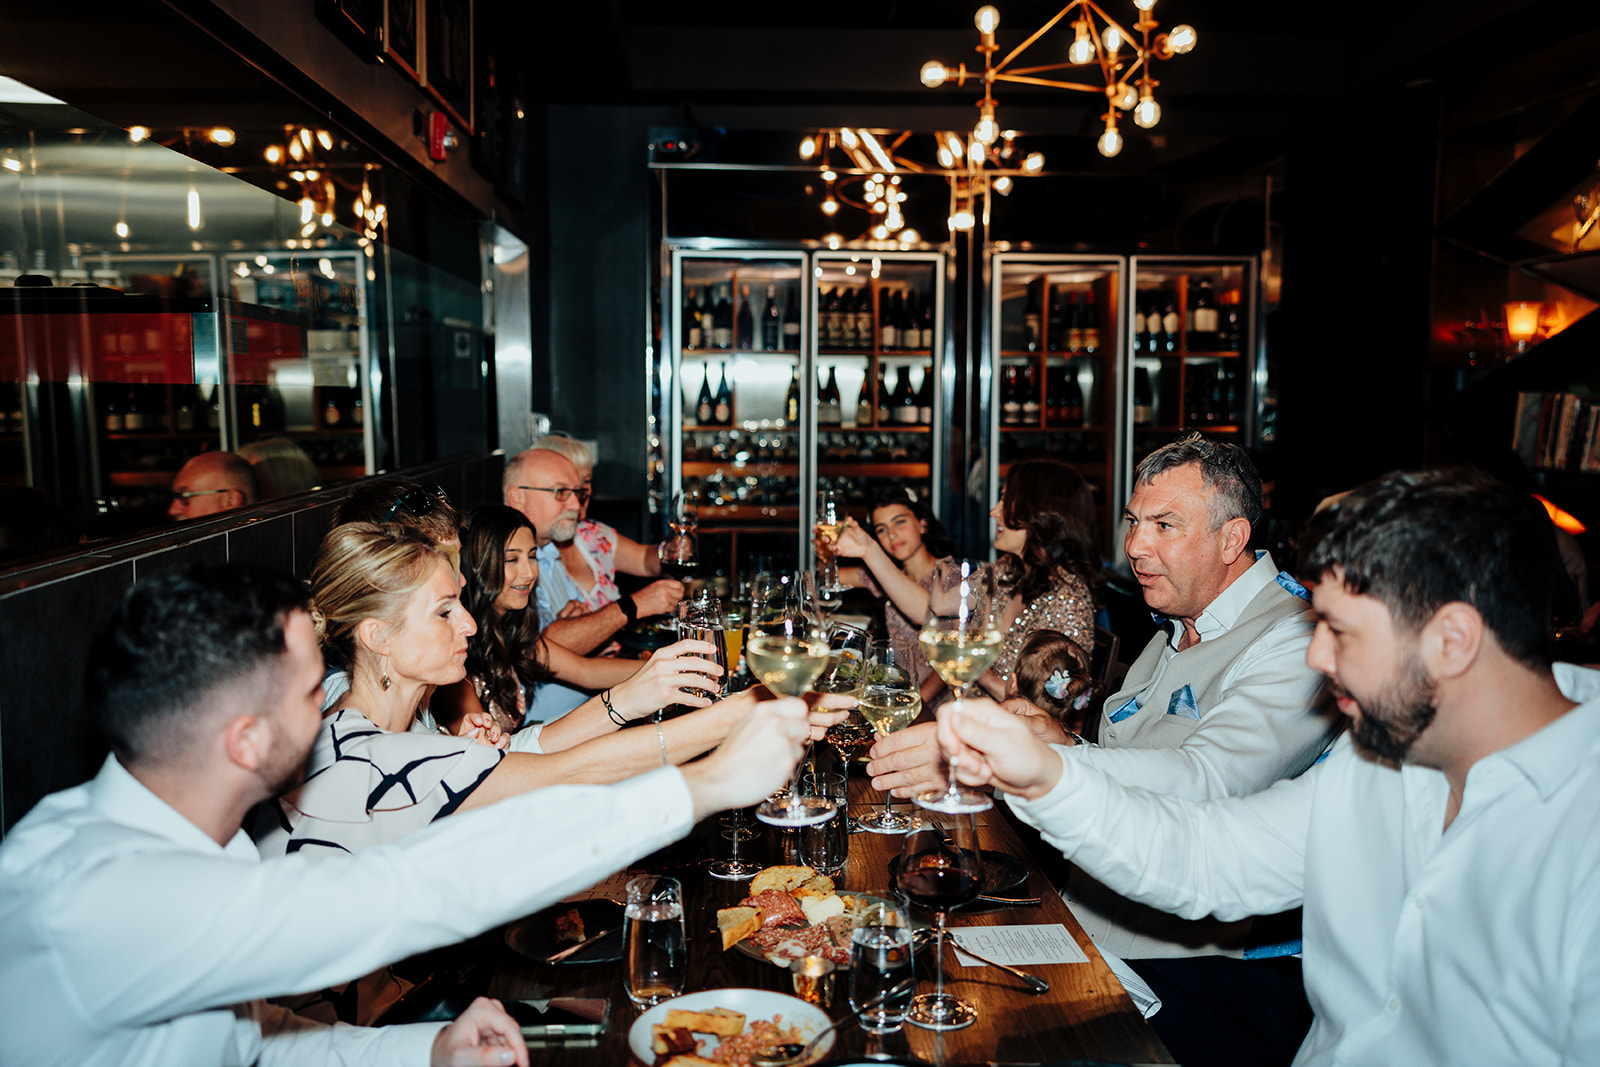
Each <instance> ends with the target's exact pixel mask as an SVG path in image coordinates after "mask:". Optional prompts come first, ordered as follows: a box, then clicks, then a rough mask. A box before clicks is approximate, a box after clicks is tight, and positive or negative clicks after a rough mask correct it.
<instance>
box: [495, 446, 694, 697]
mask: <svg viewBox="0 0 1600 1067" xmlns="http://www.w3.org/2000/svg"><path fill="white" fill-rule="evenodd" d="M501 491H502V493H503V494H504V499H505V503H506V506H507V507H511V508H515V509H517V510H518V511H520V512H522V514H523V515H525V516H527V519H528V521H529V522H531V523H533V529H534V537H535V539H536V540H537V542H538V550H537V551H536V552H535V553H534V558H535V559H537V560H538V561H539V583H538V585H537V586H536V588H535V590H534V602H535V604H536V605H537V606H538V609H539V628H540V629H541V630H542V631H543V633H544V639H545V641H546V642H547V643H549V644H553V645H560V646H561V647H562V648H565V649H568V650H570V651H572V652H576V653H578V654H579V655H585V654H587V653H589V652H592V651H593V650H594V649H596V648H599V647H600V646H601V645H602V644H604V643H605V642H606V640H607V639H609V638H610V637H611V635H612V634H614V633H616V632H617V631H618V630H620V629H622V628H623V627H624V626H626V625H628V624H629V623H631V622H633V621H634V620H635V619H640V618H647V617H649V616H651V615H660V614H663V613H665V612H668V611H671V610H672V609H673V608H674V607H676V606H677V604H678V601H680V600H682V599H683V584H682V583H681V582H675V581H673V580H671V579H662V580H660V581H655V582H651V583H650V584H649V585H647V586H645V587H644V588H643V589H641V590H639V591H638V592H637V593H634V594H632V595H629V594H627V593H624V594H622V596H621V597H619V598H618V599H617V601H616V602H615V603H611V604H607V605H606V606H605V607H603V608H600V609H599V610H597V611H587V610H584V609H583V608H582V597H581V596H580V594H579V593H578V590H577V588H576V587H575V586H574V585H573V584H572V578H571V577H570V576H569V575H568V574H567V571H566V568H565V567H563V566H562V565H561V550H560V548H559V547H558V546H557V544H556V542H558V541H570V540H572V536H573V534H574V533H576V532H577V528H578V506H579V503H580V494H582V493H584V492H586V491H585V490H584V489H583V481H582V478H581V477H580V475H579V474H578V468H576V467H574V466H573V465H572V462H571V461H570V460H568V459H567V458H566V457H565V456H562V455H560V454H559V453H557V452H553V451H550V450H549V449H542V448H535V449H529V450H527V451H526V452H522V453H520V454H518V455H516V456H513V457H512V458H511V460H510V461H509V462H507V463H506V470H505V475H504V477H503V478H502V479H501ZM658 566H659V564H658ZM575 600H576V601H579V607H578V608H577V609H571V608H570V605H571V604H572V602H573V601H575ZM588 698H589V695H588V694H587V693H585V692H583V691H581V690H577V689H571V688H569V687H567V686H563V685H560V684H558V683H547V684H545V685H541V686H540V687H539V688H538V690H537V692H536V694H535V703H534V705H533V706H530V707H529V709H528V718H529V720H530V721H531V720H535V719H542V720H545V721H549V720H550V719H551V718H554V717H558V716H560V715H564V714H566V712H568V711H571V710H572V709H573V708H575V707H577V706H578V705H579V704H581V703H583V702H584V701H585V700H587V699H588ZM569 702H570V703H569ZM563 705H566V706H563Z"/></svg>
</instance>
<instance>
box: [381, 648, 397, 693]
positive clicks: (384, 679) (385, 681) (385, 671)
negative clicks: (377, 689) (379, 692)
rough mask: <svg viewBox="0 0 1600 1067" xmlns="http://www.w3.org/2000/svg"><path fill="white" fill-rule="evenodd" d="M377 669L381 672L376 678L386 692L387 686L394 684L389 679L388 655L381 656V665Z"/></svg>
mask: <svg viewBox="0 0 1600 1067" xmlns="http://www.w3.org/2000/svg"><path fill="white" fill-rule="evenodd" d="M379 670H380V671H381V672H382V673H381V676H380V677H379V678H378V682H379V683H380V684H381V685H382V686H383V688H384V690H385V691H386V692H387V691H388V689H389V687H390V686H391V685H393V684H394V683H393V682H391V681H389V657H388V656H385V657H383V661H382V666H380V667H379Z"/></svg>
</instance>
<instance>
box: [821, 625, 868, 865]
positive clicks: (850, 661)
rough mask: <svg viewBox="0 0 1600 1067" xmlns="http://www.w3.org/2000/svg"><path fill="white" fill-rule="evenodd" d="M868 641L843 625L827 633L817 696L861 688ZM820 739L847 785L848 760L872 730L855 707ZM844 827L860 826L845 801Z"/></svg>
mask: <svg viewBox="0 0 1600 1067" xmlns="http://www.w3.org/2000/svg"><path fill="white" fill-rule="evenodd" d="M870 645H871V640H870V639H869V638H868V637H867V632H866V631H865V630H863V629H861V628H860V627H858V626H847V625H845V624H843V623H835V624H834V625H833V626H832V627H831V628H830V629H829V631H828V669H827V670H826V671H824V672H823V675H822V677H821V678H819V679H817V683H816V685H815V686H814V687H813V688H814V689H815V691H816V692H818V693H854V692H856V691H857V689H859V687H860V685H861V672H862V668H863V666H864V665H865V663H866V660H867V649H868V647H869V646H870ZM822 739H823V740H824V741H826V742H828V744H830V745H832V746H833V750H834V751H835V752H837V753H838V754H839V764H840V767H841V769H842V772H843V774H844V778H845V782H846V784H847V785H848V783H849V780H850V760H851V759H852V758H854V756H855V754H856V753H857V752H860V751H862V750H863V749H865V748H866V747H867V746H869V745H871V744H872V727H870V726H868V725H867V721H866V720H865V719H863V718H862V717H861V712H860V710H859V709H857V708H851V709H850V717H849V718H847V719H845V721H844V722H840V723H835V724H834V725H832V726H830V727H828V732H827V733H826V734H824V735H823V736H822ZM845 806H846V811H845V826H846V828H847V829H848V830H849V832H850V833H858V832H859V831H860V827H859V826H857V825H856V823H855V820H853V819H851V818H850V813H849V810H848V808H849V803H848V800H847V801H846V805H845Z"/></svg>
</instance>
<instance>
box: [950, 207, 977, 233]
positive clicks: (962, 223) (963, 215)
mask: <svg viewBox="0 0 1600 1067" xmlns="http://www.w3.org/2000/svg"><path fill="white" fill-rule="evenodd" d="M976 221H977V220H976V219H974V218H973V217H972V209H971V208H964V207H963V208H957V209H956V213H955V214H954V215H951V216H950V228H951V229H952V230H962V231H965V230H970V229H972V227H973V225H974V223H976Z"/></svg>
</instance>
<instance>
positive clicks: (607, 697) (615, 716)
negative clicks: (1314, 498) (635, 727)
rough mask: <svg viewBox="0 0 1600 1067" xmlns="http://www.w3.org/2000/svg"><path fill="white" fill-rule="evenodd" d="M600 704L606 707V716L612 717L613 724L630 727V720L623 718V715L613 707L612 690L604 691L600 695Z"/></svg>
mask: <svg viewBox="0 0 1600 1067" xmlns="http://www.w3.org/2000/svg"><path fill="white" fill-rule="evenodd" d="M600 703H602V704H604V705H605V706H606V714H607V715H609V716H610V717H611V721H612V722H614V723H616V724H617V725H618V726H626V725H628V720H627V719H625V718H623V717H622V713H621V712H619V711H618V710H617V709H616V708H614V707H612V706H611V690H609V689H607V690H604V691H603V692H602V693H601V694H600Z"/></svg>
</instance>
